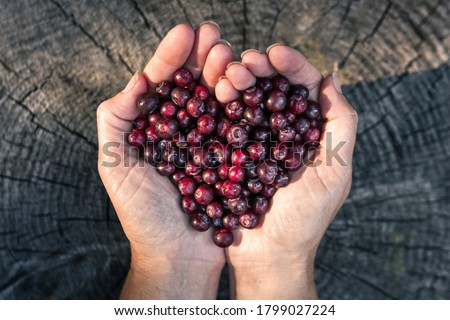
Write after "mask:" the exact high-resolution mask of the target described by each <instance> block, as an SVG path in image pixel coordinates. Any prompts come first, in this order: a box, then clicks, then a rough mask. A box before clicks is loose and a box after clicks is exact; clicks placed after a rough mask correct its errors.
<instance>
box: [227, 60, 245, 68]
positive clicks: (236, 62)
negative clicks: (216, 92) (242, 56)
mask: <svg viewBox="0 0 450 320" xmlns="http://www.w3.org/2000/svg"><path fill="white" fill-rule="evenodd" d="M235 64H238V65H241V66H243V67H244V68H247V67H246V66H245V65H244V64H243V63H242V62H239V61H231V62H230V63H229V64H227V66H226V67H225V69H228V68H229V67H231V66H232V65H235Z"/></svg>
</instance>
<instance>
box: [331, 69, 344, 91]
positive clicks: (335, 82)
mask: <svg viewBox="0 0 450 320" xmlns="http://www.w3.org/2000/svg"><path fill="white" fill-rule="evenodd" d="M331 78H332V79H333V85H334V89H336V91H337V92H339V93H340V94H342V88H341V82H340V81H339V76H338V74H337V72H336V71H333V73H332V74H331Z"/></svg>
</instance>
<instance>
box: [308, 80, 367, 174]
mask: <svg viewBox="0 0 450 320" xmlns="http://www.w3.org/2000/svg"><path fill="white" fill-rule="evenodd" d="M319 103H320V106H321V108H322V114H323V116H324V117H325V118H327V122H325V126H324V130H323V131H324V133H323V134H322V137H321V141H320V144H321V146H322V149H321V150H320V151H319V153H318V155H317V156H318V158H319V159H320V160H322V161H326V160H328V161H329V160H332V161H333V162H332V163H331V165H335V164H340V165H344V166H345V165H347V166H350V165H351V163H352V157H353V149H354V147H355V140H356V130H357V126H358V115H357V113H356V111H355V110H354V109H353V108H352V107H351V105H350V104H349V103H348V101H347V99H346V98H345V97H344V95H343V94H342V91H341V89H340V84H339V79H338V77H337V74H336V73H333V75H330V76H328V77H327V78H326V79H325V80H324V81H323V83H322V85H321V91H320V96H319ZM330 151H331V152H333V153H332V154H334V155H336V156H334V157H333V158H332V159H330V155H331V154H330ZM327 153H328V154H327ZM327 157H328V159H327ZM341 160H342V161H341ZM327 164H328V163H327ZM328 165H329V164H328Z"/></svg>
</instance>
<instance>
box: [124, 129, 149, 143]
mask: <svg viewBox="0 0 450 320" xmlns="http://www.w3.org/2000/svg"><path fill="white" fill-rule="evenodd" d="M145 141H146V135H145V133H144V131H143V130H140V129H134V130H133V131H131V133H130V134H129V135H128V143H129V144H131V145H132V146H133V147H138V148H143V147H144V145H145Z"/></svg>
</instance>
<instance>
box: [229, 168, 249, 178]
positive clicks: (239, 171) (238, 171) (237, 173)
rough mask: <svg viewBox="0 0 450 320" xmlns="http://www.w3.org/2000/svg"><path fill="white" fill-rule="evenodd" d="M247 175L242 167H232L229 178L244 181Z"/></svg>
mask: <svg viewBox="0 0 450 320" xmlns="http://www.w3.org/2000/svg"><path fill="white" fill-rule="evenodd" d="M244 177H245V170H244V168H242V167H231V168H230V170H229V171H228V178H229V179H230V180H231V181H233V182H239V181H242V179H244Z"/></svg>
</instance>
